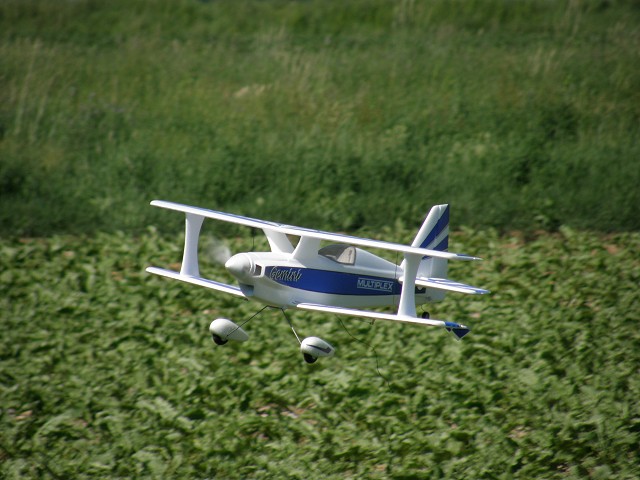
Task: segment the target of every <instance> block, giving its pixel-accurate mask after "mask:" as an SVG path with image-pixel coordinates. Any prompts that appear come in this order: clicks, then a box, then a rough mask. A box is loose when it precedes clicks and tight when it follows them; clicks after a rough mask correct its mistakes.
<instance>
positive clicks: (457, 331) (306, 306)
mask: <svg viewBox="0 0 640 480" xmlns="http://www.w3.org/2000/svg"><path fill="white" fill-rule="evenodd" d="M296 307H297V308H301V309H302V310H311V311H315V312H327V313H335V314H336V315H350V316H354V317H364V318H374V319H380V320H390V321H392V322H403V323H411V324H414V325H427V326H430V327H441V328H445V329H446V330H447V331H449V332H452V333H453V334H454V335H455V336H456V337H457V338H458V339H461V338H462V337H464V336H465V335H466V334H467V333H469V332H470V331H471V329H470V328H469V327H467V326H466V325H462V324H460V323H455V322H447V321H444V320H434V319H431V318H418V317H412V316H410V315H399V314H392V313H381V312H374V311H371V310H358V309H355V308H343V307H335V306H332V305H320V304H315V303H299V304H297V305H296Z"/></svg>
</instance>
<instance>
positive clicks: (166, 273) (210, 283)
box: [147, 267, 247, 298]
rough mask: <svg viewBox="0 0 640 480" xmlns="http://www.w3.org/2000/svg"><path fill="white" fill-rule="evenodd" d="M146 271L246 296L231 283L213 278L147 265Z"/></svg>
mask: <svg viewBox="0 0 640 480" xmlns="http://www.w3.org/2000/svg"><path fill="white" fill-rule="evenodd" d="M147 272H149V273H154V274H156V275H160V276H162V277H168V278H172V279H174V280H180V281H181V282H187V283H191V284H193V285H199V286H201V287H206V288H211V289H213V290H218V291H220V292H224V293H230V294H231V295H236V296H238V297H243V298H247V297H246V295H245V294H244V293H242V290H240V289H239V288H238V287H236V286H233V285H227V284H226V283H220V282H216V281H215V280H209V279H208V278H202V277H194V276H192V275H184V274H181V273H180V272H174V271H173V270H165V269H164V268H157V267H149V268H147Z"/></svg>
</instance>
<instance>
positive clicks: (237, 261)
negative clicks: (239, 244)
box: [224, 253, 253, 281]
mask: <svg viewBox="0 0 640 480" xmlns="http://www.w3.org/2000/svg"><path fill="white" fill-rule="evenodd" d="M224 267H225V268H226V269H227V271H228V272H229V273H230V274H231V275H233V276H234V277H236V278H237V279H238V280H245V281H246V280H247V279H248V278H250V277H251V274H252V273H253V262H252V261H251V258H249V256H248V255H247V254H246V253H238V254H237V255H234V256H233V257H231V258H230V259H229V260H227V263H225V264H224Z"/></svg>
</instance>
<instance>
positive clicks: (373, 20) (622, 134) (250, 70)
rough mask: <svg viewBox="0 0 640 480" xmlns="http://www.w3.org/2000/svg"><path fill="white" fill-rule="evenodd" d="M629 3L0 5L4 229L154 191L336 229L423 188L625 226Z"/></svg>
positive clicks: (466, 217)
mask: <svg viewBox="0 0 640 480" xmlns="http://www.w3.org/2000/svg"><path fill="white" fill-rule="evenodd" d="M639 16H640V15H639V12H638V10H637V9H636V8H635V7H634V3H633V2H624V1H620V2H588V1H585V2H546V1H541V0H530V1H523V2H506V1H498V0H493V1H489V2H475V1H473V2H462V1H460V2H449V1H433V2H413V1H403V2H389V1H382V0H366V1H365V0H363V1H355V2H349V3H348V4H344V3H343V2H334V1H329V2H324V1H323V2H320V1H313V2H279V1H275V2H251V1H247V2H228V1H217V2H197V1H195V0H194V1H191V0H182V1H177V2H175V1H171V2H169V1H160V2H146V1H137V2H119V1H116V2H97V1H90V0H83V1H73V2H71V1H63V2H54V1H47V0H40V1H35V0H34V1H26V2H24V1H5V2H3V3H2V5H0V31H1V32H2V33H1V34H0V35H1V36H0V39H1V40H0V61H1V62H2V75H1V76H0V135H1V141H0V187H1V193H0V195H1V201H2V209H1V210H0V225H1V227H0V228H1V231H2V233H3V234H16V233H18V234H20V233H23V234H24V233H29V234H43V233H48V232H53V231H93V230H96V229H98V230H105V229H106V230H109V229H130V230H139V229H142V228H144V227H145V226H146V225H148V224H153V223H155V224H157V223H164V222H165V218H166V217H164V216H162V215H161V214H160V213H158V212H154V211H153V210H154V209H150V208H148V207H147V202H148V201H149V200H150V199H152V198H167V199H172V200H177V201H184V202H190V203H195V204H198V205H203V206H207V207H211V208H219V209H228V210H234V211H236V212H241V213H245V214H249V215H254V216H268V217H270V218H272V219H274V220H281V221H288V222H296V223H303V224H307V225H315V226H319V227H324V228H341V229H354V228H359V227H362V226H364V225H370V226H373V227H376V226H382V225H391V224H394V223H396V222H399V223H401V224H402V223H404V224H414V223H416V222H418V221H419V219H420V217H421V216H422V215H424V212H426V210H427V209H428V207H429V206H430V205H431V204H434V203H439V202H450V203H452V204H453V205H454V209H455V215H456V223H462V224H467V225H472V226H479V225H492V226H496V227H498V228H502V229H511V228H547V229H555V228H557V227H558V226H559V225H563V224H564V225H571V226H576V227H582V228H592V229H601V230H634V229H638V228H640V217H639V216H638V215H637V212H638V207H639V206H640V189H638V188H637V185H638V184H640V163H639V162H638V159H639V158H640V146H639V142H638V141H637V138H638V134H639V133H640V132H639V129H640V127H639V126H640V122H639V121H638V120H639V119H640V98H639V92H640V88H639V87H640V69H638V68H637V66H636V65H638V64H639V63H640V62H639V60H640V59H639V58H638V57H639V56H640V53H639V52H640V50H638V48H637V46H638V44H639V40H640V38H639V37H640V35H639V31H638V28H637V24H638V20H639Z"/></svg>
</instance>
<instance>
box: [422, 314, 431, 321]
mask: <svg viewBox="0 0 640 480" xmlns="http://www.w3.org/2000/svg"><path fill="white" fill-rule="evenodd" d="M421 317H422V318H424V319H425V320H427V319H428V318H430V317H431V315H430V314H429V312H422V315H421Z"/></svg>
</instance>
